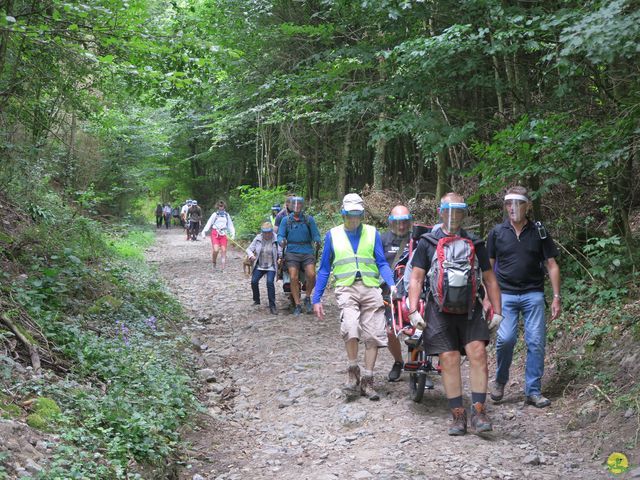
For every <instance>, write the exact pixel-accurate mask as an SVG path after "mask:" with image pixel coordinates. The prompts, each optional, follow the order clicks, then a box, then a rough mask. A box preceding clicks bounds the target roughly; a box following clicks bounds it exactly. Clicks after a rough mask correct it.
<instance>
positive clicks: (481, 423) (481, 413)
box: [469, 402, 493, 433]
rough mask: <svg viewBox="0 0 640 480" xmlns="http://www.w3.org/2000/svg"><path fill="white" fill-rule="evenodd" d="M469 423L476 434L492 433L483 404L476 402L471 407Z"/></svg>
mask: <svg viewBox="0 0 640 480" xmlns="http://www.w3.org/2000/svg"><path fill="white" fill-rule="evenodd" d="M469 423H471V428H472V429H473V430H475V432H476V433H483V432H491V431H493V426H492V425H491V420H489V417H487V411H486V408H485V406H484V403H480V402H476V403H474V404H473V405H471V421H470V422H469Z"/></svg>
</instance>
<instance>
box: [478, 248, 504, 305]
mask: <svg viewBox="0 0 640 480" xmlns="http://www.w3.org/2000/svg"><path fill="white" fill-rule="evenodd" d="M493 262H494V260H491V263H493ZM482 281H483V283H484V287H485V289H486V290H487V296H488V297H489V301H490V302H491V306H492V307H493V312H494V313H497V314H499V315H502V298H501V297H500V286H499V285H498V280H497V279H496V274H495V273H493V270H487V271H486V272H482Z"/></svg>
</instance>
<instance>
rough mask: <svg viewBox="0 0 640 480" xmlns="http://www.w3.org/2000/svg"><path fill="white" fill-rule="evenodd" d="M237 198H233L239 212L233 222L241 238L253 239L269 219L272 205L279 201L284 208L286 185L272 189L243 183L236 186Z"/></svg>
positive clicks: (235, 208)
mask: <svg viewBox="0 0 640 480" xmlns="http://www.w3.org/2000/svg"><path fill="white" fill-rule="evenodd" d="M236 192H237V195H238V197H237V200H236V199H233V198H232V202H233V205H234V210H235V211H236V212H238V213H237V214H236V215H235V216H234V221H233V224H234V226H235V228H236V230H237V235H238V237H239V238H242V239H244V240H252V239H253V237H254V236H255V235H256V233H258V232H259V231H260V225H261V224H262V223H263V222H266V221H269V216H270V215H271V207H272V206H273V204H274V203H279V204H280V205H282V207H283V208H284V200H285V195H286V193H287V191H286V189H285V187H278V188H274V189H271V190H265V189H262V188H256V187H251V186H249V185H241V186H239V187H237V188H236Z"/></svg>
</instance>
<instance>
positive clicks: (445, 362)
mask: <svg viewBox="0 0 640 480" xmlns="http://www.w3.org/2000/svg"><path fill="white" fill-rule="evenodd" d="M466 212H467V205H466V203H464V198H463V197H462V196H461V195H459V194H457V193H447V194H446V195H445V196H444V197H442V199H441V201H440V208H439V215H440V221H441V222H442V223H441V226H440V228H439V229H437V230H436V231H435V232H432V233H430V234H427V236H426V237H425V236H424V235H423V236H422V237H421V238H420V241H419V243H418V247H417V248H416V251H415V254H414V255H413V259H412V260H411V263H412V265H413V268H412V271H411V280H410V282H409V305H410V314H409V319H410V321H411V323H412V324H413V325H418V324H419V323H420V322H422V320H423V319H422V318H421V316H420V314H419V313H418V312H417V311H416V310H415V309H416V305H418V300H419V298H420V293H421V292H422V285H423V282H424V279H425V276H426V274H427V272H429V274H430V276H431V275H432V272H433V270H432V265H434V264H436V262H437V261H438V259H437V258H436V257H435V254H436V252H437V245H438V244H440V240H441V239H444V238H447V237H449V238H450V240H451V241H452V243H453V241H455V240H456V238H458V239H459V238H460V237H462V238H463V239H468V240H471V242H472V243H473V245H474V250H475V256H474V257H472V258H473V260H472V263H473V267H474V268H473V269H472V271H470V272H468V274H469V275H473V276H474V278H477V277H478V276H480V275H481V276H482V281H483V283H484V286H485V290H486V293H487V294H488V296H489V300H490V302H491V305H492V306H493V310H494V312H495V313H494V317H495V318H494V319H493V321H496V322H499V321H500V320H501V319H502V315H501V311H502V310H501V306H500V289H499V287H498V282H497V281H496V277H495V275H494V273H493V270H492V269H491V263H490V262H489V256H488V254H487V250H486V247H485V244H484V242H483V241H482V240H480V239H478V238H476V237H474V236H472V235H471V234H469V233H467V232H466V231H465V230H463V229H462V221H463V220H464V217H465V216H466ZM465 242H466V241H465ZM459 243H463V242H460V241H459V240H458V241H457V242H456V245H458V244H459ZM467 243H468V242H467ZM467 248H468V247H467ZM465 253H467V254H470V252H465ZM466 258H468V256H467V257H466ZM469 263H471V262H469ZM476 265H477V266H479V271H478V269H477V268H476V267H475V266H476ZM467 266H469V265H467ZM445 273H446V272H445ZM476 285H477V283H476ZM433 289H434V287H431V288H430V293H429V296H428V298H427V305H426V308H425V319H424V322H426V326H425V328H424V333H423V338H424V349H425V354H427V355H438V356H439V364H440V366H441V367H442V384H443V386H444V391H445V394H446V396H447V401H448V403H449V408H450V409H451V414H452V416H453V421H452V423H451V425H450V427H449V435H464V434H465V433H466V432H467V412H466V410H465V409H464V408H463V406H462V378H461V374H460V359H461V354H466V355H467V358H468V359H469V367H470V372H469V376H470V384H471V403H472V407H471V421H470V423H471V427H472V429H474V430H475V431H476V432H477V433H482V432H488V431H491V430H492V429H493V426H492V425H491V421H490V420H489V418H488V417H487V414H486V410H485V402H486V397H487V381H488V368H487V351H486V346H487V344H488V343H489V325H488V324H487V321H486V320H485V319H484V318H483V316H482V306H481V303H480V300H479V299H478V298H477V296H476V297H474V298H469V297H467V299H468V302H469V303H468V312H467V313H445V312H444V311H440V310H441V309H440V307H439V306H438V304H437V303H436V300H435V298H434V290H433Z"/></svg>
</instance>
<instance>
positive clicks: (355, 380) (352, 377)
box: [345, 365, 360, 392]
mask: <svg viewBox="0 0 640 480" xmlns="http://www.w3.org/2000/svg"><path fill="white" fill-rule="evenodd" d="M347 375H348V376H347V383H346V385H345V390H350V391H352V392H356V391H357V390H358V387H359V386H360V367H359V366H358V365H354V366H353V367H349V369H348V370H347Z"/></svg>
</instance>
